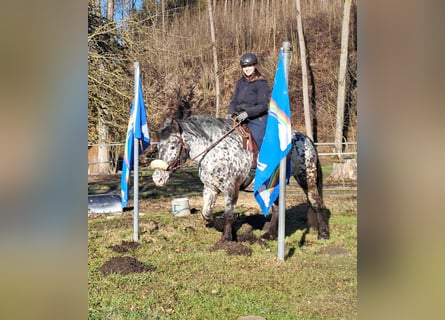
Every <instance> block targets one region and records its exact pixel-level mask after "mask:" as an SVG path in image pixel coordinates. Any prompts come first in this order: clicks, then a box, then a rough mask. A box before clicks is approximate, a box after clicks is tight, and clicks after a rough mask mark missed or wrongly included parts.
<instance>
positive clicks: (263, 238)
mask: <svg viewBox="0 0 445 320" xmlns="http://www.w3.org/2000/svg"><path fill="white" fill-rule="evenodd" d="M275 239H276V237H274V236H273V235H271V234H270V233H269V232H266V233H265V234H263V235H262V236H261V237H260V241H261V242H266V241H269V240H275Z"/></svg>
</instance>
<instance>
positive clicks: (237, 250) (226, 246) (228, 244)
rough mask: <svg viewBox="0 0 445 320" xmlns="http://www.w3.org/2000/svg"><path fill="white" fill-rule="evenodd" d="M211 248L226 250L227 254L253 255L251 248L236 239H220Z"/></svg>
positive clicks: (212, 249)
mask: <svg viewBox="0 0 445 320" xmlns="http://www.w3.org/2000/svg"><path fill="white" fill-rule="evenodd" d="M209 250H210V251H216V250H226V252H227V254H229V255H240V256H241V255H243V256H251V255H252V249H251V248H249V247H246V246H245V245H243V244H241V243H239V242H235V241H219V242H217V243H216V244H215V245H214V246H213V247H211V248H210V249H209Z"/></svg>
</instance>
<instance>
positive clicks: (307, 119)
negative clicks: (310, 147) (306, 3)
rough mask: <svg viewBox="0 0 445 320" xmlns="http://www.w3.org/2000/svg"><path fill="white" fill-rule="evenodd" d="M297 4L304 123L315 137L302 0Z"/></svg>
mask: <svg viewBox="0 0 445 320" xmlns="http://www.w3.org/2000/svg"><path fill="white" fill-rule="evenodd" d="M296 6H297V29H298V44H299V47H300V60H301V76H302V84H303V106H304V123H305V125H306V135H307V136H308V137H309V138H311V139H314V138H313V132H312V112H311V107H310V104H309V86H308V77H307V61H306V44H305V41H304V34H303V23H302V19H301V3H300V0H296Z"/></svg>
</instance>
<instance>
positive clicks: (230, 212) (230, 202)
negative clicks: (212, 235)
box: [221, 188, 239, 241]
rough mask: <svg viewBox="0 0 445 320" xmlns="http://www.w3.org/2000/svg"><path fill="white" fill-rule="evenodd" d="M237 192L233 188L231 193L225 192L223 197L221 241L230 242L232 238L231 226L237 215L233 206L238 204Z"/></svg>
mask: <svg viewBox="0 0 445 320" xmlns="http://www.w3.org/2000/svg"><path fill="white" fill-rule="evenodd" d="M238 196H239V190H238V188H233V192H226V194H225V195H224V201H225V204H224V231H223V235H222V238H221V241H232V240H234V237H233V232H232V230H233V224H234V223H235V221H236V219H237V218H238V214H237V213H236V212H235V206H236V203H237V202H238Z"/></svg>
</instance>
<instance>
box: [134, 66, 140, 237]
mask: <svg viewBox="0 0 445 320" xmlns="http://www.w3.org/2000/svg"><path fill="white" fill-rule="evenodd" d="M138 99H139V62H135V63H134V111H135V115H136V114H137V112H138V110H137V108H138V107H139V101H138ZM137 125H138V124H137V123H136V117H135V119H134V127H133V130H135V128H136V126H137ZM133 132H134V131H133ZM133 139H134V140H133V149H134V150H133V155H134V159H133V164H134V176H133V179H134V182H133V186H134V197H133V203H134V204H133V207H134V216H133V241H135V242H137V241H138V240H139V139H138V138H136V137H134V138H133Z"/></svg>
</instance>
